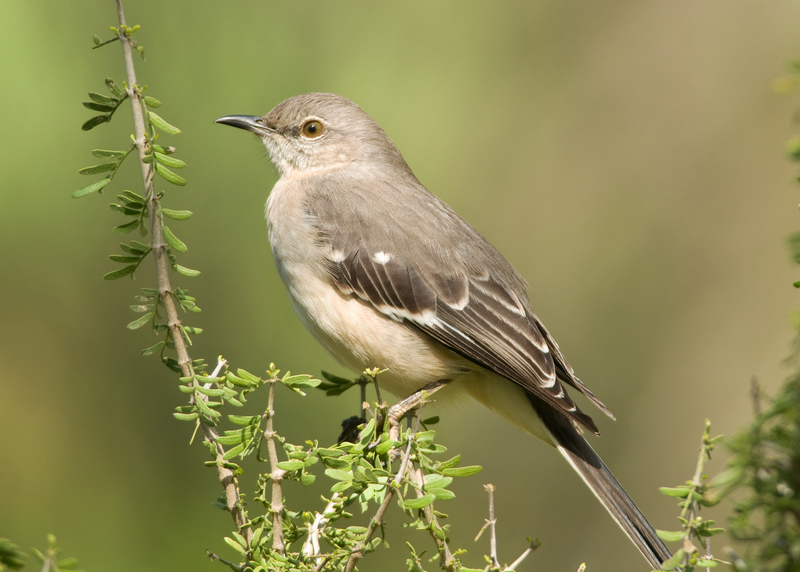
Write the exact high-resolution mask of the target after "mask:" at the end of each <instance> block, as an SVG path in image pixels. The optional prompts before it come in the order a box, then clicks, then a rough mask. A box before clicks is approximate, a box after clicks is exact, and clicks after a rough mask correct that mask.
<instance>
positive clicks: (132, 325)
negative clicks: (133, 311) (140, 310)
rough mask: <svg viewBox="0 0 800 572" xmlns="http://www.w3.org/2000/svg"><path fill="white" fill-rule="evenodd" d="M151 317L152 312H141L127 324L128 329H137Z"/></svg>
mask: <svg viewBox="0 0 800 572" xmlns="http://www.w3.org/2000/svg"><path fill="white" fill-rule="evenodd" d="M152 319H153V312H148V313H147V314H142V315H141V316H139V317H138V318H136V319H135V320H134V321H133V322H131V323H130V324H128V329H129V330H138V329H139V328H141V327H142V326H144V325H145V324H146V323H148V322H149V321H150V320H152Z"/></svg>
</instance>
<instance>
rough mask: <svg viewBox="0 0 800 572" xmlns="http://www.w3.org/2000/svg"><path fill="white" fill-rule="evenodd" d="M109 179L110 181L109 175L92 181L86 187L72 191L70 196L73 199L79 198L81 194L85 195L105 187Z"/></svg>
mask: <svg viewBox="0 0 800 572" xmlns="http://www.w3.org/2000/svg"><path fill="white" fill-rule="evenodd" d="M110 181H111V177H106V178H105V179H100V180H99V181H97V182H96V183H92V184H91V185H89V186H88V187H83V188H82V189H78V190H77V191H75V192H73V193H72V198H73V199H79V198H81V197H83V196H86V195H88V194H91V193H93V192H95V191H99V190H101V189H102V188H103V187H105V186H106V185H107V184H108V183H109V182H110Z"/></svg>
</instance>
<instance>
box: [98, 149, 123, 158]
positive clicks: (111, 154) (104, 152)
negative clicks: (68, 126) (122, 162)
mask: <svg viewBox="0 0 800 572" xmlns="http://www.w3.org/2000/svg"><path fill="white" fill-rule="evenodd" d="M126 153H127V151H108V150H106V149H93V150H92V155H94V156H95V157H99V158H101V159H103V158H106V157H124V156H125V154H126Z"/></svg>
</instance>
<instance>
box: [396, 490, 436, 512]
mask: <svg viewBox="0 0 800 572" xmlns="http://www.w3.org/2000/svg"><path fill="white" fill-rule="evenodd" d="M435 500H436V497H435V496H434V495H430V494H429V495H423V496H421V497H419V498H416V499H408V500H404V501H403V507H404V508H407V509H411V510H418V509H421V508H425V507H426V506H428V505H429V504H431V503H432V502H433V501H435Z"/></svg>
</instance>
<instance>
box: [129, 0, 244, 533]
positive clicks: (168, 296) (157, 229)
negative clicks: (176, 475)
mask: <svg viewBox="0 0 800 572" xmlns="http://www.w3.org/2000/svg"><path fill="white" fill-rule="evenodd" d="M116 3H117V16H118V17H119V23H120V26H121V29H120V32H119V39H120V44H121V45H122V55H123V58H124V60H125V73H126V77H127V86H126V87H127V90H128V98H129V99H130V101H131V110H132V111H133V129H134V143H135V144H136V149H137V150H138V152H139V164H140V165H141V168H142V180H143V182H144V190H145V196H147V197H148V204H147V209H148V212H149V214H150V230H151V232H152V234H153V244H152V249H153V258H154V260H155V264H156V275H157V278H158V292H159V297H160V298H161V301H162V302H163V304H164V308H165V310H166V312H167V326H168V327H169V332H170V336H171V338H172V341H173V342H174V344H175V351H176V353H177V354H178V364H179V365H180V368H181V374H182V375H183V377H192V376H193V375H194V369H193V368H192V359H191V358H190V357H189V352H188V351H187V349H186V342H185V340H184V337H183V334H182V332H181V330H180V325H181V321H180V319H179V318H178V310H177V308H176V307H175V300H174V299H173V293H172V286H171V285H170V281H169V257H168V256H167V250H166V245H165V243H164V236H163V232H162V228H163V225H162V221H161V217H160V216H158V210H159V205H158V197H157V196H156V193H155V189H154V185H153V175H154V170H155V167H154V163H145V162H144V158H145V155H146V154H147V132H146V129H145V120H144V113H143V112H142V101H141V98H140V96H139V93H138V91H137V87H136V86H137V83H136V71H135V69H134V67H133V56H132V54H131V45H130V42H129V40H128V36H127V34H126V32H125V29H126V28H125V26H126V23H125V14H124V13H123V11H122V0H116ZM200 425H201V427H202V428H203V435H204V437H205V439H206V441H209V442H210V443H213V444H214V446H215V449H216V453H215V455H216V461H217V473H218V476H219V480H220V483H222V487H223V489H224V490H225V504H226V506H227V509H228V512H230V513H231V517H232V518H233V522H234V524H235V525H236V529H237V530H238V532H239V533H240V534H241V535H242V536H244V538H245V539H246V540H247V541H248V543H249V542H250V540H251V539H252V537H253V532H252V530H251V529H250V527H245V525H246V524H247V522H248V520H247V514H246V513H245V511H244V509H243V508H242V504H241V502H240V499H239V489H238V486H237V483H236V478H235V477H234V475H233V471H232V470H231V469H228V468H227V467H225V466H224V465H225V462H224V460H223V458H222V456H223V455H224V453H225V451H224V450H223V448H222V445H220V444H219V443H217V437H218V433H217V431H216V429H214V428H213V427H209V426H207V425H205V424H204V423H201V424H200Z"/></svg>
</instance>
